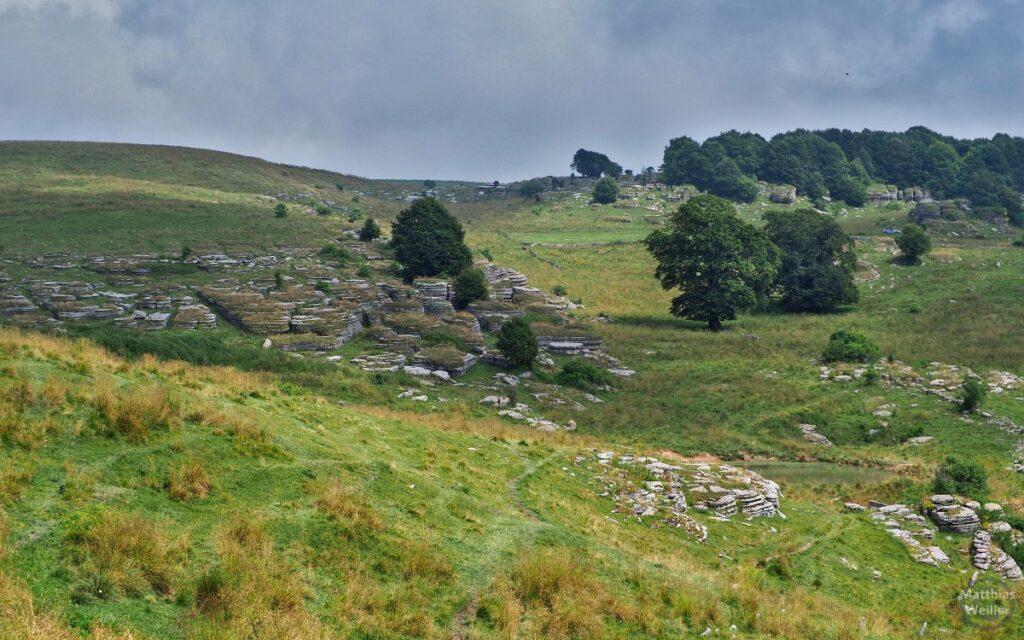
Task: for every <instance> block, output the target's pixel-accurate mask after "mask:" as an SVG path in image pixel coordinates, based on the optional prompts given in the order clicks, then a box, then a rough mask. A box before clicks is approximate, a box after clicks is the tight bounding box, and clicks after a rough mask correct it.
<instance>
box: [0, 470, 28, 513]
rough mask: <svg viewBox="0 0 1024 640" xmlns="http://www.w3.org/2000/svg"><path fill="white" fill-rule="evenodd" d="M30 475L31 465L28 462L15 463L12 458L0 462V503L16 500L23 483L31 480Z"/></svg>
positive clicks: (22, 488) (23, 486)
mask: <svg viewBox="0 0 1024 640" xmlns="http://www.w3.org/2000/svg"><path fill="white" fill-rule="evenodd" d="M32 475H33V466H32V465H31V464H30V463H26V462H20V463H15V462H14V461H13V460H4V461H2V462H0V505H2V504H11V503H13V502H16V501H17V500H18V498H20V497H21V492H22V491H23V490H24V488H25V485H27V484H28V483H29V482H31V481H32Z"/></svg>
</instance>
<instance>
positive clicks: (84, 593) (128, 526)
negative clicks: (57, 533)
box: [67, 510, 188, 602]
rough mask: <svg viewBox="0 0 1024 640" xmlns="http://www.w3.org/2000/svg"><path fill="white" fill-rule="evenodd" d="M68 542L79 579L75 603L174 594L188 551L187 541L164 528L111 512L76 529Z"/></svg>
mask: <svg viewBox="0 0 1024 640" xmlns="http://www.w3.org/2000/svg"><path fill="white" fill-rule="evenodd" d="M67 541H68V543H69V553H70V558H69V560H70V562H71V564H72V566H73V567H74V569H73V571H74V573H75V574H76V577H77V578H78V584H77V586H76V589H75V593H74V595H73V597H74V598H75V599H76V600H78V601H86V602H87V601H89V600H92V599H100V600H105V599H108V598H116V597H119V596H122V595H127V596H139V595H144V594H146V593H150V592H153V593H156V594H158V595H169V594H171V593H172V592H173V588H174V583H175V580H176V578H177V576H178V574H179V573H180V571H181V561H182V559H183V557H184V553H185V550H186V548H187V546H188V543H187V539H186V538H184V537H182V538H179V539H172V538H170V537H169V536H168V535H167V533H166V525H165V524H164V523H162V522H157V521H154V520H149V519H146V518H144V517H142V516H141V515H139V514H137V513H121V512H117V511H109V510H107V511H101V512H99V513H94V514H91V515H90V516H88V517H85V518H83V519H82V520H81V521H79V522H77V523H75V525H73V526H72V527H71V528H70V530H69V532H68V535H67Z"/></svg>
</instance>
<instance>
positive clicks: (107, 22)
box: [0, 0, 1024, 180]
mask: <svg viewBox="0 0 1024 640" xmlns="http://www.w3.org/2000/svg"><path fill="white" fill-rule="evenodd" d="M1022 25H1024V2H1020V1H1015V0H948V1H945V0H921V1H915V0H858V1H856V2H847V1H838V0H820V1H818V2H813V1H809V0H804V1H800V0H774V1H771V2H768V1H765V0H747V1H741V0H707V1H700V0H650V1H640V0H637V1H630V0H608V1H605V0H490V1H488V0H401V1H398V0H395V1H392V0H361V1H340V0H152V1H151V0H0V138H4V139H64V140H109V141H124V142H150V143H162V144H178V145H187V146H196V147H208V148H215V149H222V150H226V151H233V152H238V153H244V154H251V155H257V156H260V157H263V158H267V159H270V160H276V161H282V162H289V163H295V164H304V165H311V166H317V167H323V168H329V169H335V170H338V171H343V172H346V173H355V174H359V175H365V176H370V177H407V178H463V179H477V180H484V179H487V180H491V179H501V180H510V179H517V178H523V177H530V176H535V175H547V174H566V173H567V172H568V164H569V162H570V160H571V158H572V154H573V152H574V151H575V150H576V149H577V148H578V147H581V146H582V147H587V148H590V149H595V150H598V151H602V152H604V153H607V154H608V155H609V156H610V157H611V158H612V159H613V160H616V161H617V162H619V163H620V164H622V165H623V166H624V167H627V168H634V169H638V168H640V167H641V166H642V165H648V164H652V165H655V166H656V165H658V164H659V163H660V161H661V154H662V151H663V149H664V147H665V144H666V143H667V142H668V140H669V139H670V138H672V137H675V136H679V135H684V134H685V135H689V136H691V137H694V138H697V139H703V138H705V137H708V136H710V135H714V134H716V133H718V132H720V131H722V130H726V129H730V128H736V129H740V130H751V131H757V132H760V133H762V134H764V135H765V136H770V135H771V134H774V133H777V132H779V131H784V130H788V129H792V128H796V127H807V128H819V127H827V126H841V127H849V128H854V129H860V128H863V127H869V128H878V129H895V130H903V129H906V128H907V127H909V126H912V125H915V124H923V125H926V126H929V127H932V128H934V129H937V130H939V131H941V132H943V133H950V134H954V135H958V136H966V137H974V136H990V135H991V134H992V133H994V132H997V131H1006V132H1009V133H1013V134H1018V135H1020V134H1024V106H1022V105H1024V29H1022Z"/></svg>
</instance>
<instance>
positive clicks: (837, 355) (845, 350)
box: [821, 329, 879, 362]
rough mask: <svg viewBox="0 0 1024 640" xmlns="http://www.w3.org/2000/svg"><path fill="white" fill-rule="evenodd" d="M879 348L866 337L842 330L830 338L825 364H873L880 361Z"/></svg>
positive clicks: (824, 353) (823, 359)
mask: <svg viewBox="0 0 1024 640" xmlns="http://www.w3.org/2000/svg"><path fill="white" fill-rule="evenodd" d="M878 353H879V352H878V347H877V346H875V344H874V343H872V342H871V341H870V340H869V339H868V338H867V337H866V336H864V335H862V334H860V333H854V332H853V331H847V330H846V329H840V330H839V331H836V332H835V333H833V334H832V335H831V336H829V339H828V344H827V345H826V346H825V350H824V351H822V352H821V359H822V361H823V362H873V361H874V360H877V359H878Z"/></svg>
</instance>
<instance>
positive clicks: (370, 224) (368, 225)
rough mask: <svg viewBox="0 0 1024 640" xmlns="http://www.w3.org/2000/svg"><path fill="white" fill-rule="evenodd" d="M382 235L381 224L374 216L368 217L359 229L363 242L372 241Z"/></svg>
mask: <svg viewBox="0 0 1024 640" xmlns="http://www.w3.org/2000/svg"><path fill="white" fill-rule="evenodd" d="M379 237H380V225H379V224H377V221H376V220H374V219H373V218H367V219H366V222H364V223H363V226H362V228H361V229H359V239H360V240H362V241H363V242H370V241H371V240H376V239H377V238H379Z"/></svg>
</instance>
